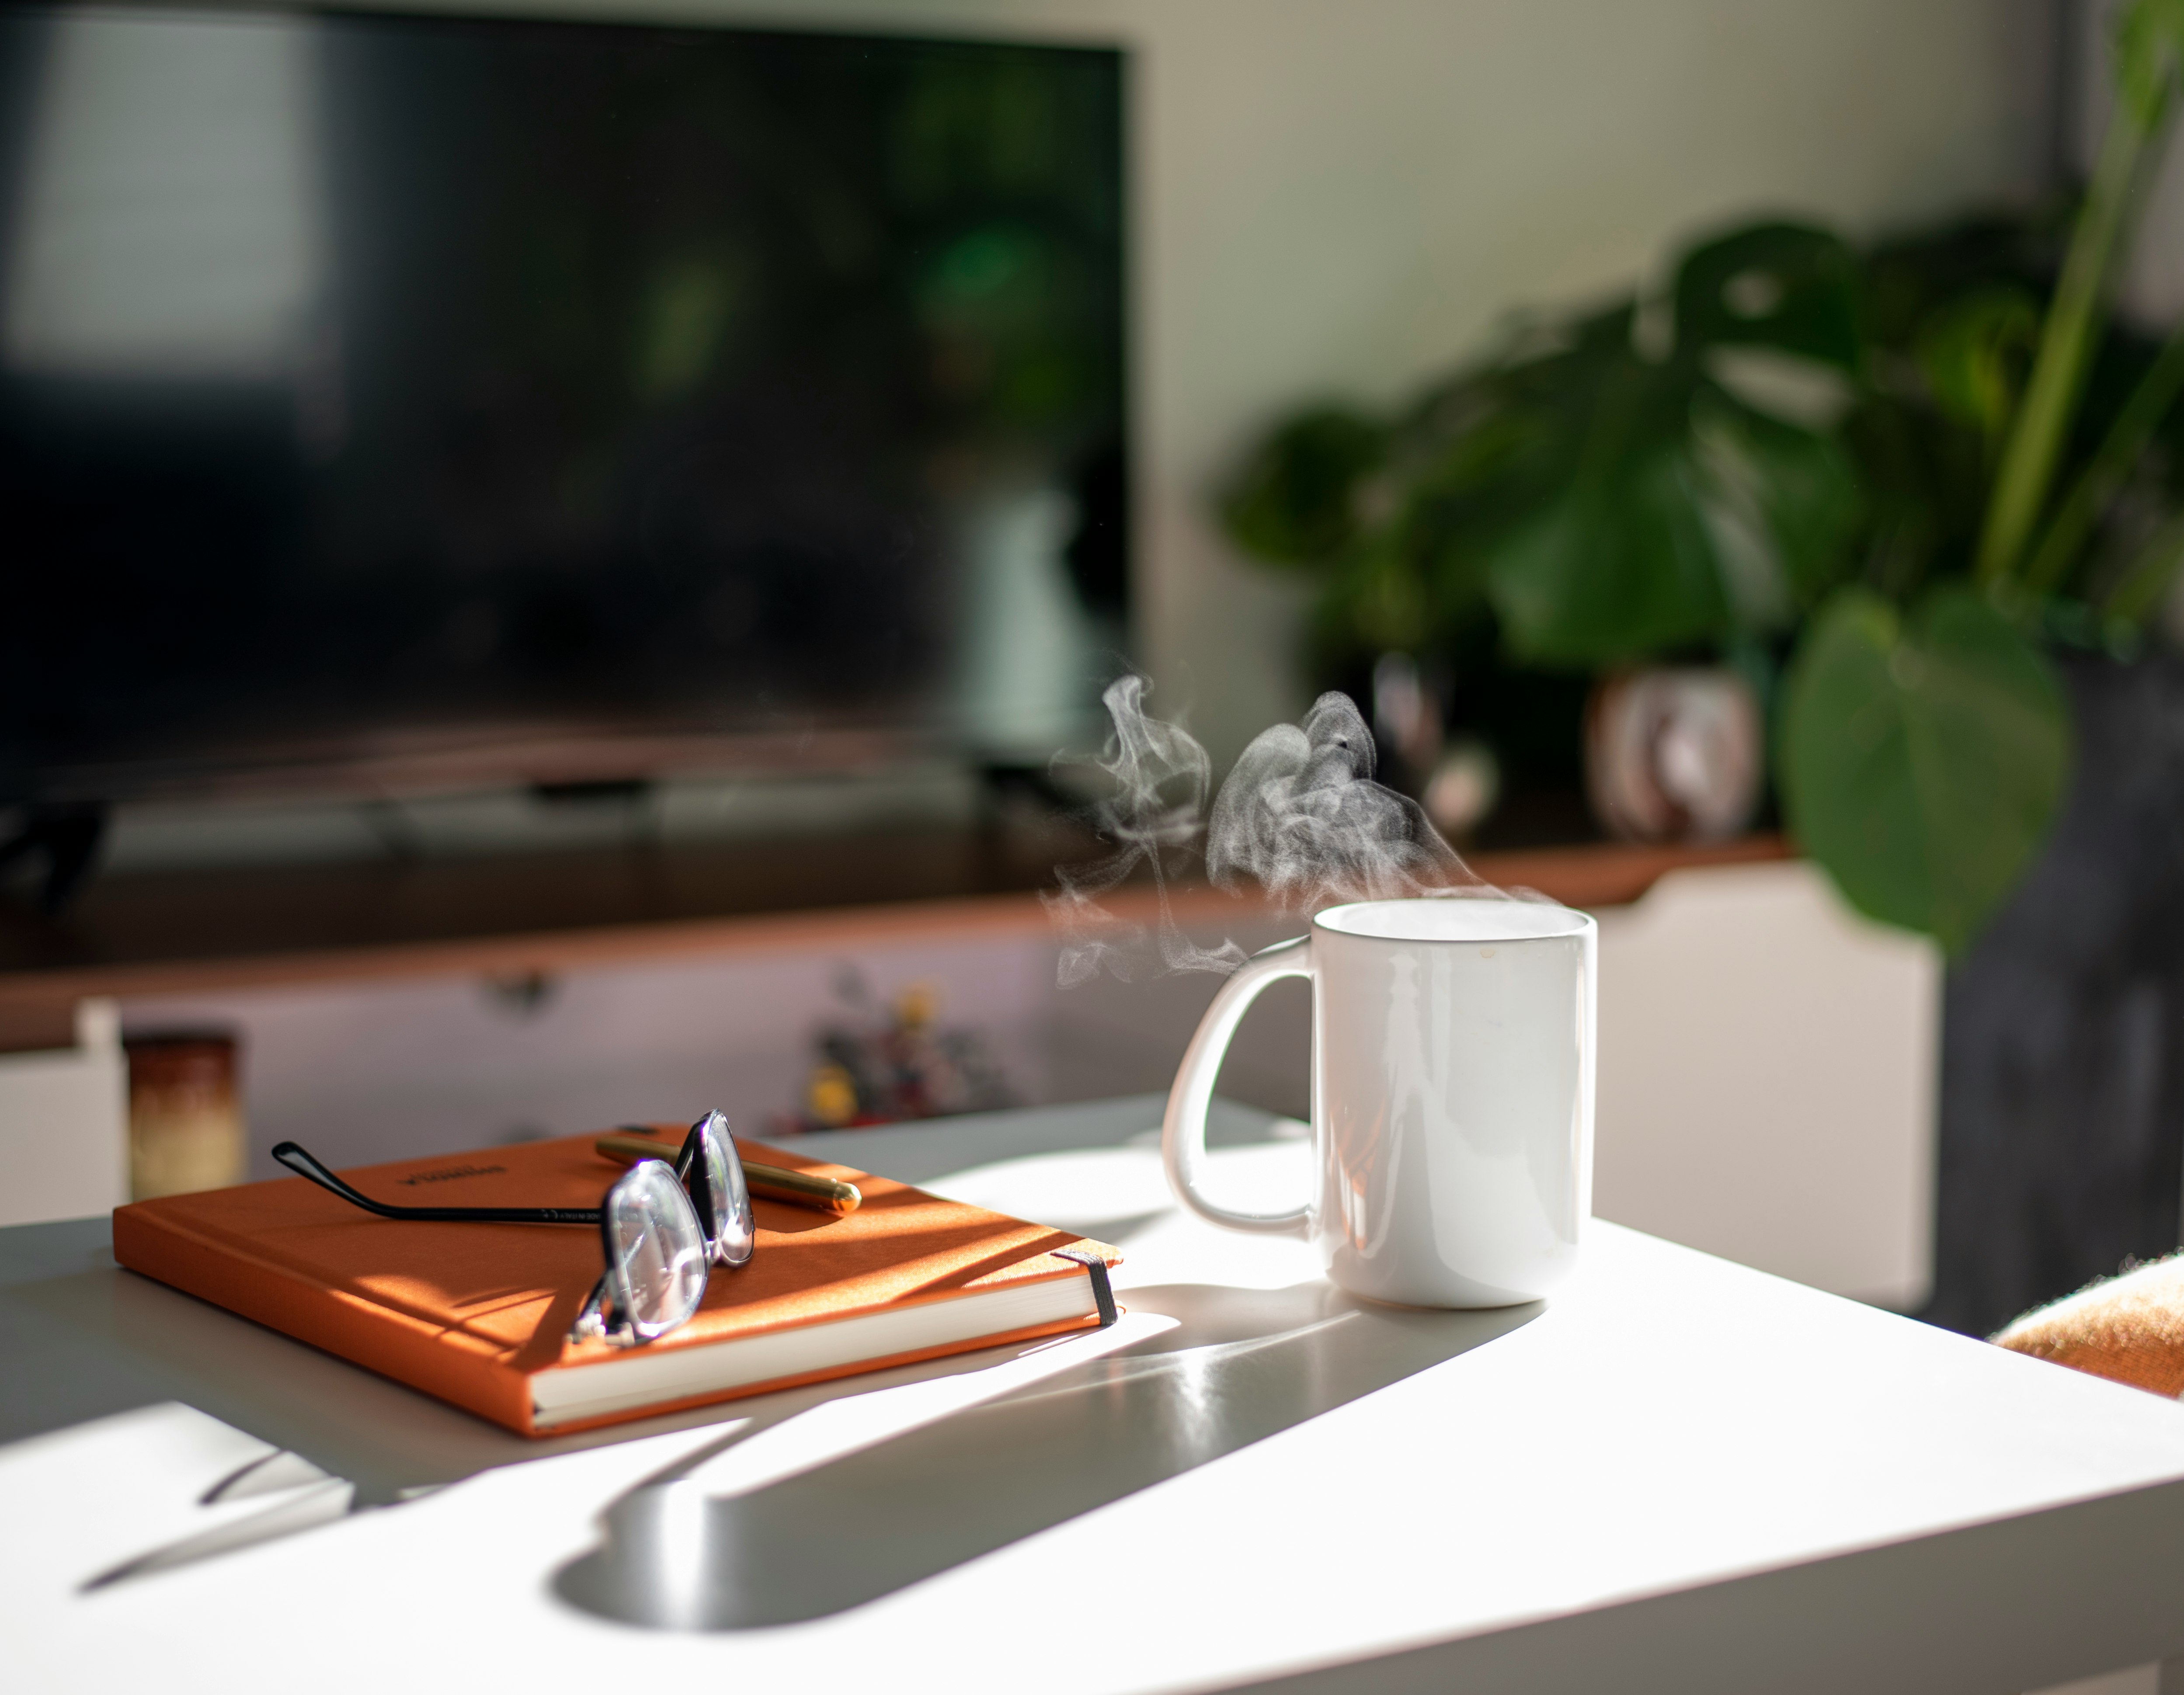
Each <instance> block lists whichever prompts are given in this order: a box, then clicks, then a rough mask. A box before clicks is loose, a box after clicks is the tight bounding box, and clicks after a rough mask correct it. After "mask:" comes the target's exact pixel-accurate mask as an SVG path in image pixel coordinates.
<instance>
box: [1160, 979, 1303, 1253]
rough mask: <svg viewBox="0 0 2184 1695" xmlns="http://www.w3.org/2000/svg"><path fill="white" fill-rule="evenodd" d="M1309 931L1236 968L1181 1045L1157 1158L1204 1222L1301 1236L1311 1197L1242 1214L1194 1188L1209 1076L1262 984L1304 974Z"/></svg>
mask: <svg viewBox="0 0 2184 1695" xmlns="http://www.w3.org/2000/svg"><path fill="white" fill-rule="evenodd" d="M1311 976H1312V938H1311V937H1310V936H1298V937H1296V939H1295V940H1294V941H1291V942H1276V943H1275V944H1274V945H1273V947H1271V948H1268V949H1266V950H1265V952H1263V953H1255V954H1253V955H1252V956H1251V958H1250V959H1247V960H1245V962H1244V964H1241V965H1240V966H1239V967H1237V969H1236V970H1235V971H1234V974H1232V975H1230V977H1229V981H1227V982H1225V983H1223V984H1222V986H1221V992H1220V993H1218V994H1217V995H1216V996H1214V997H1213V1004H1212V1006H1210V1007H1208V1008H1206V1016H1205V1017H1204V1018H1202V1019H1201V1020H1199V1023H1198V1033H1197V1034H1196V1035H1195V1036H1192V1037H1191V1038H1190V1047H1189V1048H1186V1049H1184V1055H1183V1064H1182V1066H1181V1068H1180V1069H1179V1070H1177V1072H1176V1074H1175V1086H1174V1087H1173V1088H1172V1089H1170V1090H1169V1091H1168V1097H1167V1117H1166V1118H1165V1119H1164V1120H1162V1124H1161V1159H1162V1162H1163V1163H1164V1164H1166V1165H1167V1183H1168V1187H1170V1188H1171V1189H1173V1190H1174V1191H1175V1195H1176V1198H1177V1199H1178V1200H1179V1201H1181V1202H1182V1203H1184V1205H1185V1206H1186V1207H1189V1208H1190V1209H1191V1211H1193V1212H1195V1213H1196V1214H1198V1215H1199V1217H1201V1218H1202V1219H1204V1220H1206V1222H1207V1223H1209V1224H1217V1225H1223V1227H1224V1228H1226V1229H1229V1230H1241V1231H1251V1233H1253V1234H1255V1235H1259V1236H1302V1235H1304V1234H1306V1228H1307V1220H1308V1218H1309V1216H1310V1214H1311V1211H1312V1208H1311V1205H1310V1203H1307V1204H1305V1205H1303V1206H1300V1207H1296V1208H1294V1209H1291V1210H1290V1211H1289V1212H1285V1213H1239V1212H1231V1211H1230V1210H1229V1209H1228V1208H1227V1207H1223V1206H1216V1205H1215V1204H1214V1203H1212V1201H1209V1200H1207V1199H1206V1197H1205V1196H1203V1195H1201V1194H1200V1193H1199V1192H1198V1176H1199V1173H1200V1172H1201V1170H1203V1169H1204V1167H1205V1164H1206V1109H1207V1107H1209V1106H1210V1105H1212V1101H1213V1082H1214V1079H1215V1078H1216V1077H1217V1076H1218V1075H1220V1071H1221V1061H1222V1059H1223V1056H1225V1055H1226V1054H1227V1053H1228V1052H1229V1038H1230V1037H1231V1036H1234V1035H1235V1033H1236V1026H1237V1025H1239V1024H1240V1023H1242V1022H1243V1020H1244V1014H1245V1013H1246V1012H1247V1011H1249V1010H1250V1009H1251V1003H1252V1002H1253V1001H1255V1000H1256V999H1258V998H1259V996H1260V995H1261V994H1262V992H1264V991H1265V990H1266V988H1267V986H1268V985H1269V984H1271V983H1273V982H1274V981H1276V980H1277V979H1279V978H1282V977H1304V978H1307V979H1309V978H1310V977H1311Z"/></svg>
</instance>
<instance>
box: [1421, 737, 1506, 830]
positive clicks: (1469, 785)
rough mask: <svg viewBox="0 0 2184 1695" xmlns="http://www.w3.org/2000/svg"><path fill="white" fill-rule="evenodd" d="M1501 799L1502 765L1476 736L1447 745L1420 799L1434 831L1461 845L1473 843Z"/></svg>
mask: <svg viewBox="0 0 2184 1695" xmlns="http://www.w3.org/2000/svg"><path fill="white" fill-rule="evenodd" d="M1501 798H1502V762H1501V761H1500V760H1499V759H1496V758H1495V757H1494V750H1493V748H1492V747H1489V746H1488V745H1487V744H1486V743H1485V742H1482V741H1480V740H1479V738H1478V737H1477V736H1463V737H1460V738H1459V739H1457V741H1454V742H1451V743H1450V744H1449V745H1448V747H1446V749H1445V750H1444V751H1443V752H1442V753H1441V756H1440V760H1439V761H1438V762H1437V763H1436V764H1435V766H1434V768H1433V775H1431V776H1430V777H1429V778H1427V779H1426V792H1425V793H1424V795H1422V796H1421V797H1419V799H1420V803H1422V804H1423V805H1424V808H1425V809H1426V816H1427V817H1428V818H1429V819H1431V820H1433V822H1434V828H1435V829H1436V830H1438V831H1440V833H1441V834H1442V835H1444V836H1446V837H1448V839H1449V840H1450V841H1451V842H1455V843H1457V845H1458V846H1463V845H1465V844H1468V842H1470V840H1471V838H1472V836H1473V835H1474V834H1475V833H1476V832H1477V831H1478V829H1479V825H1482V824H1484V823H1485V821H1486V820H1487V819H1488V818H1489V817H1490V815H1491V814H1492V813H1493V811H1494V807H1495V803H1496V802H1497V801H1499V800H1500V799H1501Z"/></svg>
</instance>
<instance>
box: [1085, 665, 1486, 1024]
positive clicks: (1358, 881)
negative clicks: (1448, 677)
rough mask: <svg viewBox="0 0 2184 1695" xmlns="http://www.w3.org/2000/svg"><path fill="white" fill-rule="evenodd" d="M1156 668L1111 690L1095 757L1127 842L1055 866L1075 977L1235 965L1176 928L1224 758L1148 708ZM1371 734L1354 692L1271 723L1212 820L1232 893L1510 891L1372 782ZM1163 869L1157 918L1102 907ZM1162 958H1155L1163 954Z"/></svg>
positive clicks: (1231, 947) (1100, 810) (1288, 901)
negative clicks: (1133, 879) (1215, 769)
mask: <svg viewBox="0 0 2184 1695" xmlns="http://www.w3.org/2000/svg"><path fill="white" fill-rule="evenodd" d="M1145 688H1146V683H1145V679H1144V678H1143V677H1139V676H1123V677H1119V678H1117V680H1116V681H1114V682H1112V683H1111V684H1109V685H1108V687H1107V691H1106V694H1105V695H1104V696H1102V697H1101V698H1102V699H1103V700H1104V701H1105V703H1106V708H1107V713H1108V715H1109V716H1110V717H1111V718H1112V719H1113V720H1114V725H1115V728H1114V733H1113V735H1112V736H1110V737H1109V738H1108V741H1107V745H1106V749H1105V750H1104V752H1103V753H1101V755H1100V757H1098V758H1096V759H1091V760H1089V761H1086V762H1084V763H1089V764H1092V765H1093V766H1095V767H1096V768H1097V769H1098V770H1101V771H1104V772H1105V773H1106V775H1107V776H1108V778H1109V779H1110V781H1112V784H1113V792H1112V793H1111V794H1110V795H1109V796H1108V797H1107V798H1106V799H1105V800H1102V801H1100V803H1097V804H1096V805H1095V807H1094V808H1093V809H1092V820H1091V821H1092V823H1093V825H1094V827H1095V829H1097V830H1098V831H1099V832H1100V835H1102V836H1105V837H1106V838H1107V840H1109V841H1111V842H1114V843H1115V852H1114V853H1111V854H1109V855H1108V856H1107V857H1106V859H1097V860H1095V861H1093V862H1091V863H1090V864H1083V865H1061V866H1056V868H1055V881H1056V883H1057V884H1058V885H1059V886H1058V888H1056V890H1054V891H1052V892H1049V893H1047V894H1045V895H1043V896H1042V897H1041V898H1042V899H1043V900H1045V903H1046V908H1047V912H1048V914H1049V915H1050V917H1051V918H1052V919H1053V920H1054V923H1055V927H1056V930H1057V931H1059V932H1060V934H1061V943H1062V946H1061V965H1060V969H1059V972H1058V975H1059V977H1060V980H1061V984H1062V986H1064V987H1067V986H1070V985H1072V984H1075V983H1081V982H1084V981H1087V980H1088V979H1089V978H1092V977H1095V976H1097V975H1099V974H1100V972H1101V971H1102V970H1106V971H1112V973H1113V974H1114V975H1116V976H1117V977H1120V978H1122V979H1123V981H1129V980H1130V979H1131V978H1133V977H1134V976H1137V975H1145V974H1146V973H1147V972H1149V971H1150V972H1169V971H1223V972H1227V971H1233V970H1235V969H1236V967H1237V966H1239V965H1240V964H1243V963H1244V958H1245V955H1244V950H1243V949H1242V948H1240V947H1238V946H1237V944H1236V943H1235V942H1223V944H1222V945H1221V946H1220V947H1219V948H1201V947H1199V946H1198V945H1196V944H1195V942H1192V941H1191V940H1190V938H1189V937H1188V936H1184V933H1183V932H1182V931H1181V930H1180V929H1178V927H1177V925H1176V922H1175V918H1174V914H1173V909H1172V908H1171V905H1170V903H1169V899H1168V881H1169V880H1170V879H1171V878H1172V877H1174V876H1176V875H1179V874H1180V873H1181V872H1182V870H1184V867H1185V866H1186V865H1187V864H1189V862H1190V859H1193V858H1194V857H1195V853H1196V847H1195V844H1196V842H1197V838H1198V835H1199V831H1200V827H1201V819H1202V818H1204V817H1205V811H1206V791H1207V789H1208V788H1209V787H1211V786H1212V761H1211V760H1210V759H1208V758H1207V757H1206V750H1205V748H1203V747H1201V746H1200V745H1199V744H1198V742H1196V741H1195V740H1194V739H1193V738H1192V737H1191V736H1190V735H1189V734H1188V733H1187V732H1186V731H1184V730H1183V729H1182V728H1181V727H1180V726H1179V725H1173V724H1169V723H1167V722H1164V721H1163V720H1160V719H1157V718H1154V717H1151V716H1150V715H1149V714H1147V713H1146V712H1145V705H1144V701H1145ZM1205 832H1206V846H1205V849H1204V853H1205V859H1206V874H1207V875H1208V876H1209V877H1211V878H1212V881H1213V882H1214V884H1215V885H1216V886H1217V887H1220V888H1223V889H1227V890H1229V892H1231V893H1240V892H1244V889H1245V886H1246V882H1247V880H1248V881H1249V882H1254V883H1256V884H1257V885H1258V886H1259V888H1260V889H1261V890H1262V891H1263V892H1264V893H1265V895H1266V897H1267V898H1268V900H1269V901H1270V902H1272V903H1273V904H1274V905H1275V906H1276V907H1278V908H1279V909H1282V910H1284V911H1291V912H1307V911H1316V910H1318V909H1320V908H1322V907H1328V906H1334V905H1337V904H1339V903H1342V902H1344V901H1354V900H1389V899H1394V898H1400V897H1403V896H1412V895H1441V896H1447V895H1470V896H1474V897H1477V896H1484V897H1487V898H1497V899H1498V898H1507V896H1505V895H1504V894H1503V892H1502V891H1501V890H1499V889H1497V888H1495V887H1494V886H1492V885H1491V884H1490V883H1487V882H1485V881H1482V880H1481V879H1480V878H1479V877H1478V876H1477V875H1474V873H1473V871H1472V870H1471V869H1470V867H1468V865H1466V864H1464V863H1463V859H1461V858H1459V857H1458V856H1457V852H1456V850H1455V849H1454V848H1451V847H1450V846H1449V845H1448V843H1447V842H1444V841H1442V840H1441V838H1440V834H1439V832H1438V831H1435V829H1434V827H1433V825H1432V824H1431V823H1430V822H1429V821H1428V820H1427V818H1426V815H1425V814H1424V811H1423V810H1421V809H1420V808H1419V806H1418V803H1417V802H1416V801H1413V800H1412V799H1410V798H1409V797H1407V796H1405V795H1400V794H1397V793H1396V792H1395V791H1394V790H1393V789H1389V788H1384V787H1382V786H1380V785H1379V783H1376V782H1374V781H1373V734H1372V731H1370V730H1368V728H1367V727H1366V724H1365V720H1364V718H1363V717H1362V715H1361V714H1359V712H1358V710H1357V707H1356V706H1355V705H1354V704H1353V703H1351V699H1350V697H1348V696H1347V695H1343V694H1323V695H1322V696H1321V697H1319V699H1318V701H1317V702H1315V703H1313V706H1312V710H1311V711H1310V712H1308V713H1307V714H1305V717H1304V722H1303V723H1302V724H1301V725H1295V724H1278V725H1274V726H1273V728H1272V729H1271V730H1267V731H1262V732H1261V733H1260V734H1259V736H1257V737H1256V739H1255V740H1254V741H1253V742H1252V743H1251V746H1250V747H1247V748H1245V750H1244V756H1243V758H1242V759H1239V760H1238V761H1237V762H1236V765H1235V768H1234V770H1231V771H1230V772H1229V777H1228V780H1227V781H1225V782H1223V784H1222V786H1221V792H1220V794H1219V795H1218V796H1217V797H1216V799H1215V800H1214V803H1213V810H1212V817H1211V819H1210V820H1206V824H1205ZM1141 868H1142V870H1144V871H1145V872H1146V873H1149V874H1150V877H1151V882H1152V885H1153V889H1154V896H1155V903H1156V923H1155V925H1154V927H1153V929H1152V931H1151V933H1150V934H1149V933H1148V932H1147V931H1146V928H1145V925H1140V924H1134V923H1131V922H1129V921H1128V920H1124V919H1122V918H1119V917H1117V916H1116V915H1115V914H1113V913H1112V912H1110V911H1108V910H1107V909H1106V908H1105V907H1103V906H1102V905H1101V904H1100V897H1101V896H1103V895H1106V894H1107V893H1108V892H1111V891H1112V890H1113V889H1114V888H1115V887H1116V886H1117V885H1119V884H1121V883H1122V882H1123V881H1124V880H1125V879H1127V878H1128V877H1129V876H1131V875H1133V874H1134V873H1136V872H1138V871H1139V870H1140V869H1141ZM1155 959H1157V961H1158V964H1153V961H1154V960H1155Z"/></svg>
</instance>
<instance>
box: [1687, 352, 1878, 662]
mask: <svg viewBox="0 0 2184 1695" xmlns="http://www.w3.org/2000/svg"><path fill="white" fill-rule="evenodd" d="M1692 428H1693V431H1695V433H1696V436H1697V442H1698V446H1699V452H1700V458H1701V461H1702V464H1704V465H1705V466H1706V469H1707V471H1708V480H1709V482H1710V484H1711V486H1712V491H1713V507H1714V510H1715V511H1716V513H1717V514H1719V515H1720V516H1725V517H1729V518H1732V519H1734V520H1737V521H1738V523H1739V525H1741V528H1742V529H1743V530H1745V531H1747V533H1748V534H1749V535H1750V536H1751V537H1752V542H1754V543H1756V545H1757V551H1758V553H1759V554H1760V556H1761V557H1760V558H1759V559H1756V560H1754V561H1752V564H1754V565H1755V566H1757V567H1758V568H1759V569H1762V570H1766V571H1767V572H1769V573H1770V574H1771V575H1773V576H1774V577H1775V579H1776V580H1777V581H1779V584H1780V590H1779V593H1780V599H1781V600H1782V601H1783V602H1784V603H1785V604H1784V605H1783V607H1782V615H1781V616H1780V617H1779V618H1768V617H1764V616H1757V615H1749V614H1747V615H1745V616H1743V617H1741V620H1740V621H1741V622H1742V623H1744V624H1745V625H1747V626H1750V627H1756V628H1762V629H1764V628H1770V627H1774V626H1775V625H1779V624H1782V623H1786V622H1788V621H1789V617H1788V614H1789V613H1790V610H1791V607H1792V606H1794V607H1795V608H1797V609H1804V608H1807V607H1810V606H1812V605H1814V604H1815V603H1818V602H1819V599H1820V597H1822V596H1823V595H1824V594H1825V593H1826V592H1827V591H1828V590H1830V589H1831V588H1833V587H1834V586H1836V583H1837V582H1838V581H1841V578H1842V577H1843V575H1845V574H1846V572H1847V570H1849V568H1850V565H1851V563H1852V559H1851V543H1852V541H1853V538H1854V537H1855V536H1856V535H1857V533H1858V523H1859V520H1861V519H1862V518H1863V516H1864V512H1865V496H1864V492H1863V490H1861V489H1860V487H1859V486H1858V468H1857V466H1856V464H1854V463H1853V461H1852V459H1851V457H1850V455H1849V453H1847V452H1846V451H1845V450H1844V448H1843V447H1842V444H1841V442H1838V441H1836V439H1834V438H1833V437H1832V436H1821V435H1817V434H1815V433H1814V431H1810V430H1805V429H1800V428H1799V427H1798V426H1797V425H1794V424H1786V423H1784V422H1783V421H1782V420H1780V419H1778V418H1773V417H1769V415H1768V414H1765V413H1763V412H1758V411H1755V410H1753V409H1752V408H1750V407H1748V406H1744V405H1741V404H1738V403H1736V402H1735V401H1734V400H1731V399H1730V397H1727V396H1725V395H1721V394H1719V393H1714V392H1707V391H1702V392H1701V393H1700V394H1699V395H1698V397H1697V400H1696V401H1695V403H1694V405H1693V408H1692ZM1714 529H1715V534H1716V538H1717V545H1718V546H1722V545H1723V544H1724V536H1723V526H1722V525H1721V524H1720V523H1719V522H1717V523H1716V525H1715V526H1714ZM1724 551H1725V550H1724ZM1723 563H1724V579H1725V581H1727V582H1728V584H1729V586H1730V597H1731V598H1732V599H1734V600H1736V601H1737V602H1738V603H1739V606H1740V611H1743V610H1744V609H1746V608H1747V607H1748V606H1752V603H1753V601H1754V600H1755V598H1757V597H1755V596H1754V595H1752V594H1751V593H1748V592H1747V593H1742V594H1740V593H1739V592H1737V585H1738V577H1739V575H1740V573H1739V571H1738V570H1737V568H1736V562H1735V561H1734V560H1733V559H1729V558H1727V557H1726V556H1725V557H1724V561H1723ZM1761 608H1763V602H1762V603H1761ZM1761 608H1754V610H1755V611H1756V610H1759V609H1761Z"/></svg>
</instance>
